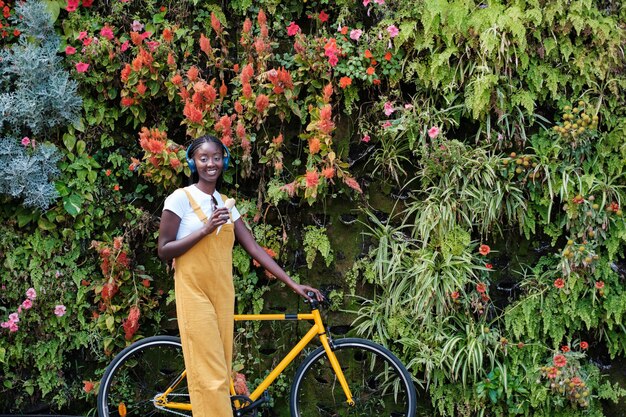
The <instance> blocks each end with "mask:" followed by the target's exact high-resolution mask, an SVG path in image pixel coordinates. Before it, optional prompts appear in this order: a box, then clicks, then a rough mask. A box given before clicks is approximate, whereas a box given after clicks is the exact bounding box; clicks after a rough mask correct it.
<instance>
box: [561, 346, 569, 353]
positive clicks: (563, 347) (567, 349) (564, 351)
mask: <svg viewBox="0 0 626 417" xmlns="http://www.w3.org/2000/svg"><path fill="white" fill-rule="evenodd" d="M561 352H563V353H567V352H569V346H567V345H563V346H561Z"/></svg>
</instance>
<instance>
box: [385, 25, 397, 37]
mask: <svg viewBox="0 0 626 417" xmlns="http://www.w3.org/2000/svg"><path fill="white" fill-rule="evenodd" d="M387 32H389V36H390V37H392V38H395V37H396V36H398V33H400V31H399V30H398V28H397V27H396V25H391V26H388V27H387Z"/></svg>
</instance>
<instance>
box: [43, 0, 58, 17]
mask: <svg viewBox="0 0 626 417" xmlns="http://www.w3.org/2000/svg"><path fill="white" fill-rule="evenodd" d="M43 3H44V5H45V6H46V9H47V10H48V13H50V18H51V19H52V23H54V22H56V21H57V19H58V18H59V14H60V13H61V6H60V5H59V2H57V1H55V0H44V2H43Z"/></svg>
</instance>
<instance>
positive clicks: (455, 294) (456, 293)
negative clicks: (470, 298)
mask: <svg viewBox="0 0 626 417" xmlns="http://www.w3.org/2000/svg"><path fill="white" fill-rule="evenodd" d="M450 298H452V299H453V300H458V298H459V292H458V291H453V292H452V293H451V294H450Z"/></svg>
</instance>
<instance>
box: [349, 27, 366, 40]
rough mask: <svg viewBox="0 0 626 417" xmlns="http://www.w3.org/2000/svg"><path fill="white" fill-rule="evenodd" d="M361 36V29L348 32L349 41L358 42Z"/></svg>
mask: <svg viewBox="0 0 626 417" xmlns="http://www.w3.org/2000/svg"><path fill="white" fill-rule="evenodd" d="M362 34H363V31H362V30H361V29H352V30H351V31H350V39H352V40H355V41H358V40H359V38H360V37H361V35H362Z"/></svg>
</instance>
